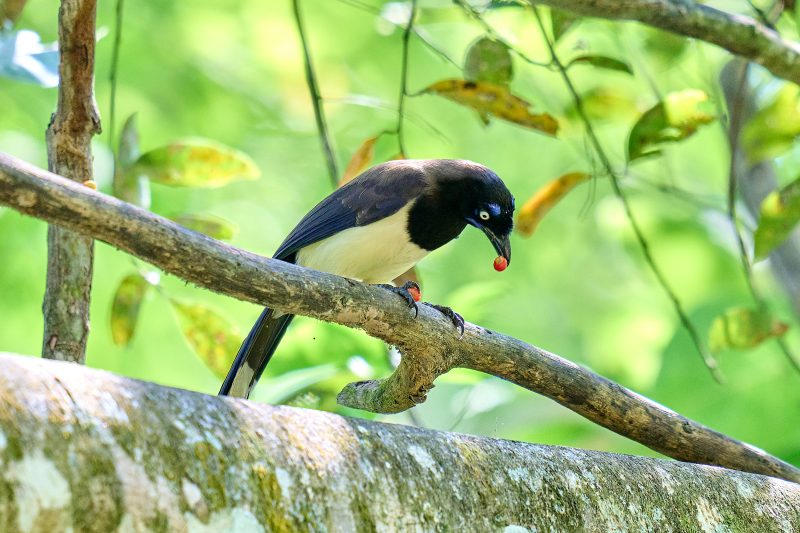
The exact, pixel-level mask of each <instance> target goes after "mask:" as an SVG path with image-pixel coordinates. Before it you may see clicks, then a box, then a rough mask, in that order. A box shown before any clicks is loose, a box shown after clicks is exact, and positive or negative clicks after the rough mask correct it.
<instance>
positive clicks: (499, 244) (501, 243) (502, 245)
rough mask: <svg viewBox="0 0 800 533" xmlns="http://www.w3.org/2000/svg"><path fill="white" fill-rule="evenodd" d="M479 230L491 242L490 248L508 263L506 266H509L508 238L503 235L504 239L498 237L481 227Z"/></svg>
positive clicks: (509, 248)
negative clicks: (492, 247)
mask: <svg viewBox="0 0 800 533" xmlns="http://www.w3.org/2000/svg"><path fill="white" fill-rule="evenodd" d="M481 229H482V230H483V232H484V233H485V234H486V236H487V237H489V240H490V241H491V243H492V246H494V249H495V250H497V253H498V254H500V255H502V256H503V257H505V258H506V261H508V264H509V265H510V264H511V240H510V239H509V236H508V235H505V236H504V237H498V236H497V235H495V234H494V233H493V232H492V230H490V229H489V228H487V227H485V226H482V227H481Z"/></svg>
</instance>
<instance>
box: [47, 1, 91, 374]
mask: <svg viewBox="0 0 800 533" xmlns="http://www.w3.org/2000/svg"><path fill="white" fill-rule="evenodd" d="M96 11H97V4H96V2H95V0H63V1H62V2H61V8H60V9H59V17H58V19H59V20H58V42H59V49H60V52H61V63H60V65H59V78H60V79H59V88H58V106H57V108H56V112H55V114H54V115H53V117H52V119H51V121H50V125H49V127H48V128H47V159H48V167H49V169H50V170H51V171H52V172H56V173H58V174H61V175H62V176H66V177H68V178H71V179H73V180H75V181H78V182H82V183H86V182H87V181H90V180H91V179H92V150H91V140H92V135H94V134H95V133H99V132H100V118H99V116H98V114H97V109H96V106H95V102H94V93H93V76H94V43H95V16H96ZM93 259H94V241H93V240H92V239H90V238H87V237H84V236H81V235H78V234H76V233H73V232H71V231H68V230H65V229H62V228H59V227H57V226H50V228H49V230H48V234H47V288H46V292H45V295H44V305H43V312H44V340H43V346H42V355H43V356H44V357H47V358H51V359H61V360H66V361H74V362H78V363H83V362H84V360H85V358H86V340H87V337H88V335H89V300H90V293H91V289H92V262H93Z"/></svg>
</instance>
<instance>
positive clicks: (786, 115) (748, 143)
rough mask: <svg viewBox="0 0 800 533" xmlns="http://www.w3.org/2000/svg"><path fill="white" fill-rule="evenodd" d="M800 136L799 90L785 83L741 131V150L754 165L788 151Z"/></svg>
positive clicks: (799, 88) (793, 85)
mask: <svg viewBox="0 0 800 533" xmlns="http://www.w3.org/2000/svg"><path fill="white" fill-rule="evenodd" d="M798 135H800V87H798V86H797V85H795V84H793V83H787V84H785V85H784V86H783V87H782V88H781V89H780V90H779V91H778V92H777V93H776V94H775V97H774V98H773V99H772V100H771V101H770V102H769V103H768V104H767V105H765V106H764V107H763V108H761V109H760V110H759V111H758V112H757V113H756V114H755V115H753V117H752V118H751V119H750V120H749V121H748V122H747V124H746V125H745V127H744V128H743V129H742V148H743V149H744V151H745V153H746V154H747V158H748V159H749V160H750V162H752V163H757V162H758V161H763V160H765V159H772V158H774V157H776V156H779V155H781V154H782V153H784V152H786V151H787V150H789V148H791V147H792V145H793V144H794V142H795V140H796V139H797V136H798Z"/></svg>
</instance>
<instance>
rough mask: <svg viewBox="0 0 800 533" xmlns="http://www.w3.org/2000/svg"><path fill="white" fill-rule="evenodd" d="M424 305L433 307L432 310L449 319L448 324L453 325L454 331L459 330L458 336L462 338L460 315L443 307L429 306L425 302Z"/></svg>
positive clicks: (462, 320) (462, 329) (462, 323)
mask: <svg viewBox="0 0 800 533" xmlns="http://www.w3.org/2000/svg"><path fill="white" fill-rule="evenodd" d="M425 304H426V305H429V306H431V307H433V308H434V309H436V310H437V311H439V312H440V313H442V314H443V315H444V316H446V317H447V318H449V319H450V322H452V323H453V325H454V326H455V327H456V329H458V330H460V336H461V337H463V336H464V318H463V317H462V316H461V315H459V314H458V313H456V312H455V311H453V310H452V309H450V308H449V307H445V306H443V305H436V304H430V303H428V302H425Z"/></svg>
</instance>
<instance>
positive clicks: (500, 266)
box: [494, 255, 508, 272]
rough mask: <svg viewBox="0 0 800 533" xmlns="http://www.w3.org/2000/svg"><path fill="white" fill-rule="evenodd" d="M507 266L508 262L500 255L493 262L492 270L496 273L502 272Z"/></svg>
mask: <svg viewBox="0 0 800 533" xmlns="http://www.w3.org/2000/svg"><path fill="white" fill-rule="evenodd" d="M507 266H508V261H506V258H505V257H503V256H502V255H498V256H497V258H496V259H495V260H494V269H495V270H497V271H498V272H502V271H503V270H505V269H506V267H507Z"/></svg>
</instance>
